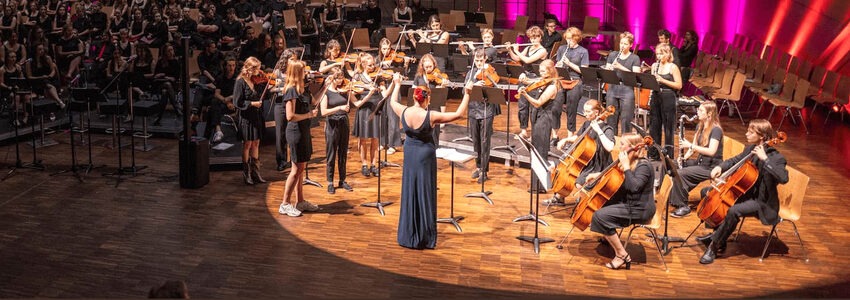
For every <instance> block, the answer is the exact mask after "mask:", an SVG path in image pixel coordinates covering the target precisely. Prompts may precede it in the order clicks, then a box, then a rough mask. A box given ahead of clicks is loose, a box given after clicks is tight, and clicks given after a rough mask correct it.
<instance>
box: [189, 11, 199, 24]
mask: <svg viewBox="0 0 850 300" xmlns="http://www.w3.org/2000/svg"><path fill="white" fill-rule="evenodd" d="M189 18H190V19H192V20H193V21H195V22H200V21H201V10H199V9H197V8H190V9H189Z"/></svg>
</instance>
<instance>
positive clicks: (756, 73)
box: [752, 59, 767, 82]
mask: <svg viewBox="0 0 850 300" xmlns="http://www.w3.org/2000/svg"><path fill="white" fill-rule="evenodd" d="M757 60H758V62H756V66H755V67H754V68H753V73H752V74H753V76H752V79H753V80H754V81H756V82H764V72H765V71H766V70H767V62H765V61H763V60H761V59H757Z"/></svg>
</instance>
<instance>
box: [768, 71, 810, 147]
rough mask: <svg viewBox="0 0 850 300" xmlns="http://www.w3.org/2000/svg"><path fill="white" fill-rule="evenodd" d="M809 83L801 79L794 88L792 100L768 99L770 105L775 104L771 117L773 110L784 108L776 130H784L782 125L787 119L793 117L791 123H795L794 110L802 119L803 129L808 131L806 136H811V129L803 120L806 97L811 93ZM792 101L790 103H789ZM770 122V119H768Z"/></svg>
mask: <svg viewBox="0 0 850 300" xmlns="http://www.w3.org/2000/svg"><path fill="white" fill-rule="evenodd" d="M809 85H810V83H809V81H808V80H806V79H803V78H799V79H798V80H797V86H796V87H794V96H793V97H792V98H790V99H788V97H785V96H782V97H779V96H777V97H768V98H767V100H768V101H770V104H773V109H771V111H770V115H771V116H772V115H773V110H775V109H776V108H777V107H781V108H784V110H783V111H782V120H780V121H779V126H777V127H776V130H779V129H780V128H782V123H783V122H784V121H785V117H787V116H789V115H790V116H791V122H794V123H796V122H795V121H794V110H795V109H796V110H797V115H798V116H799V117H800V123H802V124H803V128H805V129H806V134H809V127H808V126H806V122H805V120H803V111H802V109H803V106H805V105H806V96H807V94H808V91H809ZM789 100H790V101H789ZM768 120H770V118H769V117H768Z"/></svg>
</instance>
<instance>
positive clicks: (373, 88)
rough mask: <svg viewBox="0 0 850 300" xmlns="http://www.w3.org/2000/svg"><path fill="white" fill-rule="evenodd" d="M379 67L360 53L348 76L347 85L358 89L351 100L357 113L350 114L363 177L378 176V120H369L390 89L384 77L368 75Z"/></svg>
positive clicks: (371, 59) (368, 57)
mask: <svg viewBox="0 0 850 300" xmlns="http://www.w3.org/2000/svg"><path fill="white" fill-rule="evenodd" d="M379 70H380V69H379V68H378V65H377V64H375V58H374V57H373V56H372V55H369V54H364V55H360V64H359V66H358V67H357V70H356V73H355V74H354V76H353V77H352V83H351V85H352V86H354V87H358V88H360V90H359V91H357V90H355V92H358V93H359V94H361V95H362V97H361V98H360V99H359V100H356V101H354V102H353V104H354V106H355V107H357V112H356V113H355V115H354V132H353V133H352V134H353V135H354V136H356V137H358V138H359V139H360V143H359V146H358V148H359V149H360V163H361V165H362V166H361V169H360V173H361V174H363V176H366V177H369V176H372V175H374V176H378V166H377V164H378V138H379V136H378V126H379V124H380V123H378V120H379V118H374V119H371V120H370V119H369V117H370V116H371V115H372V112H374V111H375V109H376V108H377V104H378V102H379V101H381V99H384V98H386V97H387V95H389V93H390V90H389V89H388V88H387V86H386V80H383V78H382V77H381V76H377V77H372V76H370V73H374V72H378V71H379ZM367 153H368V154H369V160H366V155H367Z"/></svg>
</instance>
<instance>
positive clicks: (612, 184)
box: [570, 136, 653, 231]
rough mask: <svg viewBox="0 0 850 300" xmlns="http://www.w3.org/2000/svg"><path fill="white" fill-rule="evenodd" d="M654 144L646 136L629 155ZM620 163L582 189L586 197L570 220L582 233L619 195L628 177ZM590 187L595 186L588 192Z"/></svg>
mask: <svg viewBox="0 0 850 300" xmlns="http://www.w3.org/2000/svg"><path fill="white" fill-rule="evenodd" d="M652 143H653V141H652V138H651V137H649V136H646V137H644V138H643V143H641V144H638V145H634V146H632V147H631V148H629V149H628V151H627V153H631V152H634V151H637V150H640V149H641V148H644V147H649V146H652ZM619 163H620V159H619V158H617V160H615V161H614V162H613V163H611V164H610V165H608V167H606V168H605V169H604V170H602V174H601V175H599V177H596V178H595V179H594V180H591V181H590V182H587V183H585V185H584V186H582V187H581V190H580V192H583V193H584V194H585V197H583V198H582V199H581V201H579V203H578V204H576V208H575V211H573V216H572V217H571V218H570V221H571V222H572V223H573V226H575V228H578V229H579V230H581V231H584V230H585V229H587V226H590V220H591V219H592V218H593V213H595V212H596V211H597V210H599V209H600V208H602V206H604V205H605V202H608V200H610V199H611V197H612V196H614V194H616V193H617V191H618V190H619V189H620V186H622V185H623V181H624V180H625V176H626V175H625V173H624V172H623V170H620V168H618V167H617V165H618V164H619ZM588 186H593V188H591V189H590V190H589V191H587V190H585V188H586V187H588Z"/></svg>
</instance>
